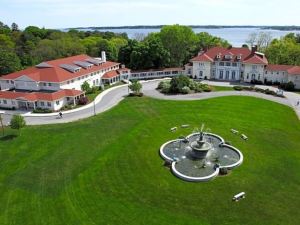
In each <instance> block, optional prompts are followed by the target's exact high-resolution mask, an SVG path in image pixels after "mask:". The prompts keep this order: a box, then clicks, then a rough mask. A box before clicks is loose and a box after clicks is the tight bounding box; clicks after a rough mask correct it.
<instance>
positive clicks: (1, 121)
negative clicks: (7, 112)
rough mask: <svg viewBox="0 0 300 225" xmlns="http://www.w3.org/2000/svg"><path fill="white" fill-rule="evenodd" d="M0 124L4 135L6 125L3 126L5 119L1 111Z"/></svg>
mask: <svg viewBox="0 0 300 225" xmlns="http://www.w3.org/2000/svg"><path fill="white" fill-rule="evenodd" d="M0 124H1V128H2V136H4V126H3V120H2V113H0Z"/></svg>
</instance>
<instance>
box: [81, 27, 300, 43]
mask: <svg viewBox="0 0 300 225" xmlns="http://www.w3.org/2000/svg"><path fill="white" fill-rule="evenodd" d="M81 30H89V29H81ZM193 30H194V31H195V32H196V33H200V32H207V33H209V34H212V35H214V36H218V37H221V38H223V39H225V40H227V41H229V43H231V45H233V46H234V47H241V46H242V45H243V44H244V43H245V42H246V40H247V38H248V37H249V35H250V34H251V33H253V32H256V33H258V32H267V33H270V34H271V36H272V37H273V38H280V37H282V36H285V35H286V34H288V33H300V31H280V30H263V29H259V28H220V29H202V28H195V29H193ZM99 31H111V32H115V33H127V35H128V37H129V38H134V37H135V36H136V34H144V35H147V34H149V33H152V32H159V31H160V29H101V30H99Z"/></svg>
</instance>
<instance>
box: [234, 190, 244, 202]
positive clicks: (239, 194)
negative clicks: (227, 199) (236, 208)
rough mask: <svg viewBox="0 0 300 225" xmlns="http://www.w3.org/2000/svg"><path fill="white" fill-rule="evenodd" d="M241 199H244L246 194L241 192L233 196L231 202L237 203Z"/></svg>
mask: <svg viewBox="0 0 300 225" xmlns="http://www.w3.org/2000/svg"><path fill="white" fill-rule="evenodd" d="M243 198H246V193H245V192H241V193H238V194H236V195H235V196H233V198H232V201H235V202H237V201H239V200H241V199H243Z"/></svg>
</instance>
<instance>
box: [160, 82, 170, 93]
mask: <svg viewBox="0 0 300 225" xmlns="http://www.w3.org/2000/svg"><path fill="white" fill-rule="evenodd" d="M170 87H171V84H170V83H164V86H163V88H162V89H161V92H162V93H164V94H168V93H170Z"/></svg>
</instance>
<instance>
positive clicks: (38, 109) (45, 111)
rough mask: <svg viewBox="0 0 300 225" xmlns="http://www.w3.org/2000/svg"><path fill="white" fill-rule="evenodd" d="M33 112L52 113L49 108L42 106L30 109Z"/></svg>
mask: <svg viewBox="0 0 300 225" xmlns="http://www.w3.org/2000/svg"><path fill="white" fill-rule="evenodd" d="M32 112H33V113H52V112H53V111H52V110H51V109H43V108H36V109H34V110H33V111H32Z"/></svg>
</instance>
